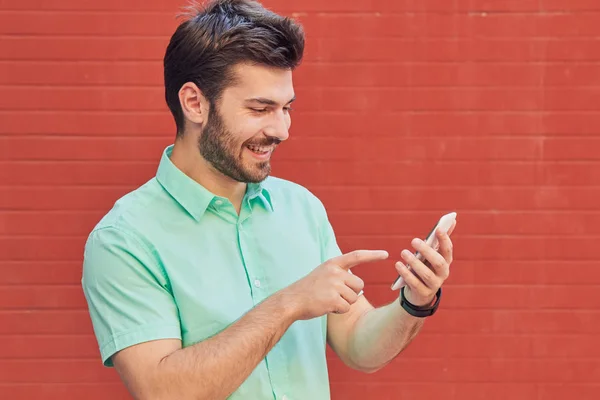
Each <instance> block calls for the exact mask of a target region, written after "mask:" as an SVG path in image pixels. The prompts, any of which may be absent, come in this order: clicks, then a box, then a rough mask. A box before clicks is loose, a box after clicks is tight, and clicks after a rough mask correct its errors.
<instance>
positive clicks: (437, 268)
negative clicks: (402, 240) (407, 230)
mask: <svg viewBox="0 0 600 400" xmlns="http://www.w3.org/2000/svg"><path fill="white" fill-rule="evenodd" d="M411 244H412V246H413V247H414V248H415V250H417V251H418V252H419V254H421V257H423V263H424V264H425V263H426V264H429V265H430V266H431V269H433V271H434V273H435V274H436V275H440V276H443V275H444V274H445V269H446V268H447V265H448V263H447V262H446V259H445V258H444V257H443V256H442V255H441V254H440V253H438V252H437V251H435V250H434V249H433V248H432V247H431V246H428V245H427V243H425V242H423V241H422V240H421V239H417V238H415V239H413V240H412V243H411ZM407 261H408V260H407ZM409 265H410V266H411V267H412V266H413V265H412V262H410V263H409Z"/></svg>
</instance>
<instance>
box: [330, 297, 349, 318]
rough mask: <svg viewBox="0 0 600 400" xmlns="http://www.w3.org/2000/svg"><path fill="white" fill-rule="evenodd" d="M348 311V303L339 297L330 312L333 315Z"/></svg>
mask: <svg viewBox="0 0 600 400" xmlns="http://www.w3.org/2000/svg"><path fill="white" fill-rule="evenodd" d="M348 311H350V303H348V302H347V301H346V300H345V299H344V298H343V297H342V296H340V297H339V300H338V301H337V302H336V304H335V306H334V308H333V311H332V312H333V313H334V314H345V313H347V312H348Z"/></svg>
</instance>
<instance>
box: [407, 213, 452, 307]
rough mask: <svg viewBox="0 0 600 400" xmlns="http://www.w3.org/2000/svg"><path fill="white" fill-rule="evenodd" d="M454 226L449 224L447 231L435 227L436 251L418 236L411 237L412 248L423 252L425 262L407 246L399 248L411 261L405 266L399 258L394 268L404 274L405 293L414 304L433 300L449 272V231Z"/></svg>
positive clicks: (450, 255)
mask: <svg viewBox="0 0 600 400" xmlns="http://www.w3.org/2000/svg"><path fill="white" fill-rule="evenodd" d="M455 226H456V221H454V223H453V224H452V226H451V227H450V229H449V230H448V232H447V233H441V231H440V230H437V231H436V233H435V234H436V236H437V238H438V241H439V252H438V251H436V250H435V249H433V248H432V247H431V246H428V245H426V244H425V242H423V241H422V240H421V239H417V238H415V239H413V240H412V242H411V244H412V246H413V248H414V249H415V250H417V251H418V252H419V253H421V254H422V256H423V258H424V260H425V262H423V261H420V260H419V259H418V258H417V257H416V256H415V255H414V254H413V253H411V252H410V251H408V250H403V251H402V258H403V259H404V261H405V262H406V263H407V264H408V265H410V268H411V269H408V268H407V267H406V265H405V264H403V263H402V262H400V261H398V262H397V263H396V270H397V271H398V273H399V274H400V275H401V276H402V278H404V282H406V286H407V287H406V288H405V289H404V296H405V297H406V300H408V301H409V302H410V303H411V304H414V305H415V306H425V305H429V304H431V303H432V302H433V299H434V297H435V294H436V293H437V291H438V289H439V288H440V287H441V286H442V284H443V283H444V281H445V280H446V279H448V276H449V275H450V264H452V241H451V240H450V234H451V233H452V231H453V230H454V227H455Z"/></svg>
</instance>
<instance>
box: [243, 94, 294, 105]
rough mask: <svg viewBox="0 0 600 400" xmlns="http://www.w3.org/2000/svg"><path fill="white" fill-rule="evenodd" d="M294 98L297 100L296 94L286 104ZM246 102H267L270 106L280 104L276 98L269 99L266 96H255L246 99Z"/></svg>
mask: <svg viewBox="0 0 600 400" xmlns="http://www.w3.org/2000/svg"><path fill="white" fill-rule="evenodd" d="M294 100H296V96H295V95H294V97H292V99H291V100H290V101H288V102H287V103H286V104H290V103H291V102H293V101H294ZM246 102H249V103H260V104H265V105H268V106H276V105H277V104H278V103H277V102H276V101H275V100H271V99H267V98H265V97H255V98H252V99H246Z"/></svg>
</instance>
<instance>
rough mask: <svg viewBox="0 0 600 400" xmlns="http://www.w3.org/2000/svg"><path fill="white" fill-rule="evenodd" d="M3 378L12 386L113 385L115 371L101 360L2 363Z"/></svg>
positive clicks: (6, 361)
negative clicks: (25, 384) (103, 364)
mask: <svg viewBox="0 0 600 400" xmlns="http://www.w3.org/2000/svg"><path fill="white" fill-rule="evenodd" d="M0 376H2V377H3V378H4V379H5V380H6V381H7V382H11V383H29V384H32V383H103V382H106V383H110V382H114V380H115V370H114V369H112V368H111V369H108V368H103V367H102V361H101V360H100V359H96V358H95V359H93V360H92V359H79V360H77V362H73V361H71V360H68V359H67V360H65V359H62V360H56V359H54V360H41V359H37V360H0Z"/></svg>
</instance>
